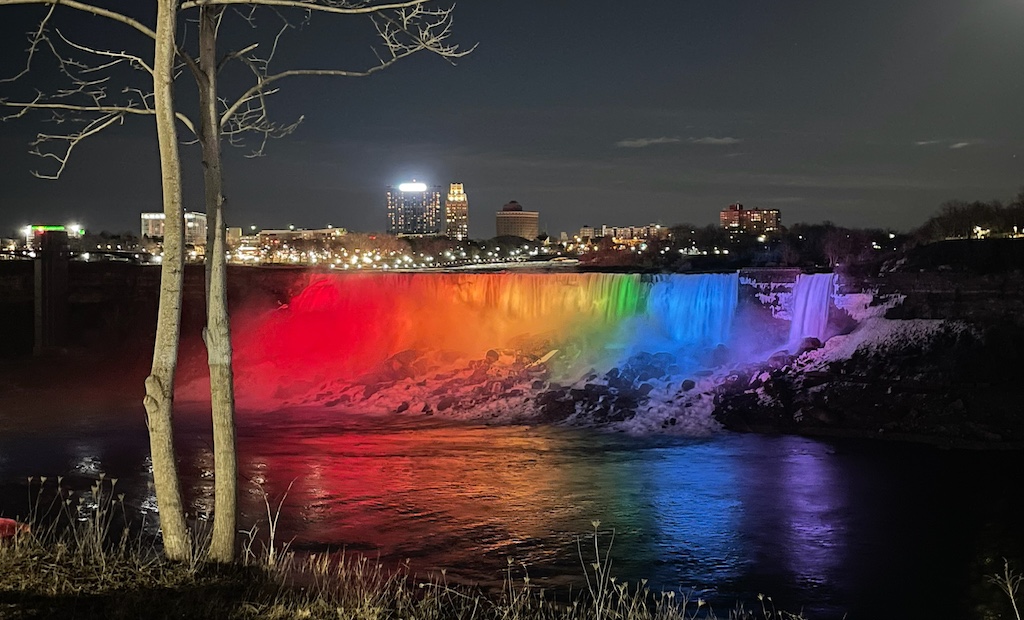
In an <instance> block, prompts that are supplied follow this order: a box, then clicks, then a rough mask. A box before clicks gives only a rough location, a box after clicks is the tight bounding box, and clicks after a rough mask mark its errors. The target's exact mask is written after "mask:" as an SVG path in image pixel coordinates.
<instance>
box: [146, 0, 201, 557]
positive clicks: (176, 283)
mask: <svg viewBox="0 0 1024 620" xmlns="http://www.w3.org/2000/svg"><path fill="white" fill-rule="evenodd" d="M177 9H178V0H159V1H158V2H157V23H156V45H155V52H154V58H153V95H154V97H153V100H154V102H153V105H154V108H155V110H156V127H157V141H158V144H159V148H160V175H161V184H162V189H163V202H164V217H165V220H164V226H165V228H164V254H163V264H162V266H161V271H160V304H159V314H158V316H157V323H156V344H155V346H154V348H153V366H152V369H151V371H150V375H149V377H147V378H146V397H145V398H144V399H143V404H144V405H145V407H146V416H147V425H148V427H149V444H150V452H151V457H152V460H153V483H154V485H155V486H156V500H157V505H158V506H159V509H160V526H161V529H162V530H163V539H164V553H165V554H166V555H167V557H168V558H169V559H171V560H187V559H188V558H189V556H190V554H191V548H192V545H191V541H190V540H189V535H188V528H187V527H186V525H185V514H184V510H183V508H182V503H181V489H180V487H179V482H178V466H177V461H176V460H175V453H174V433H173V424H172V421H173V415H174V372H175V369H176V367H177V364H178V337H179V334H180V332H181V298H182V283H183V280H184V277H183V276H184V255H183V251H182V250H183V247H184V212H183V209H182V198H181V160H180V159H179V157H178V133H177V128H176V127H175V124H174V123H175V117H174V90H173V83H174V54H175V45H174V37H175V32H176V19H177Z"/></svg>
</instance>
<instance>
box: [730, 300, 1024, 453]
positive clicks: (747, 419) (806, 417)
mask: <svg viewBox="0 0 1024 620" xmlns="http://www.w3.org/2000/svg"><path fill="white" fill-rule="evenodd" d="M1021 347H1024V330H1022V329H1020V328H1019V327H1017V326H1015V325H1008V324H1003V325H997V326H990V327H989V328H988V329H987V330H978V329H975V328H971V327H968V326H967V325H966V324H963V323H955V322H945V321H886V320H884V319H878V320H874V321H870V322H867V323H865V324H864V325H862V326H861V327H860V328H858V330H857V331H855V332H853V333H852V334H850V335H847V336H840V337H837V338H834V339H832V340H831V341H829V342H828V343H826V345H825V347H824V348H817V349H810V350H807V351H803V349H804V348H805V347H804V346H801V350H802V351H803V352H802V353H801V354H800V355H799V356H788V357H787V356H784V355H782V354H776V355H773V356H771V357H770V358H769V359H768V360H766V361H765V362H763V363H759V364H753V365H749V366H745V367H741V368H737V369H735V371H734V372H733V373H732V374H730V375H729V376H727V377H725V378H724V379H723V380H722V381H721V382H720V383H719V384H718V386H717V388H716V390H715V392H716V393H715V404H716V406H715V411H714V416H715V419H717V420H718V421H719V422H721V423H722V425H723V426H725V427H726V428H727V429H731V430H737V431H744V432H750V431H758V432H763V431H767V432H782V433H805V434H834V435H852V436H882V437H895V438H904V439H919V440H926V441H933V442H936V443H942V444H952V445H972V444H973V445H989V446H993V445H1015V444H1019V443H1020V442H1024V414H1022V413H1020V407H1019V405H1017V400H1018V396H1017V392H1018V390H1017V387H1016V385H1017V384H1018V383H1019V377H1017V376H1016V375H1017V374H1018V373H1019V370H1017V369H1019V368H1022V367H1024V365H1022V364H1021V363H1020V362H1021V351H1022V350H1024V349H1022V348H1021Z"/></svg>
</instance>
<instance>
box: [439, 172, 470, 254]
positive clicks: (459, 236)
mask: <svg viewBox="0 0 1024 620" xmlns="http://www.w3.org/2000/svg"><path fill="white" fill-rule="evenodd" d="M444 214H445V218H446V224H447V225H446V226H445V234H446V235H448V237H450V238H452V239H456V240H458V241H462V240H463V239H468V238H469V198H467V197H466V192H465V191H464V190H463V189H462V183H452V184H451V187H449V188H448V199H447V200H445V201H444Z"/></svg>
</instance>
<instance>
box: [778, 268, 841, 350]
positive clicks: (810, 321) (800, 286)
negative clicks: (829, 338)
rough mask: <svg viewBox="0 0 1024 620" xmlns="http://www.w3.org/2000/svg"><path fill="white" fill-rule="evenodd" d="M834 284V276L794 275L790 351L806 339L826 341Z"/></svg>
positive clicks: (818, 274)
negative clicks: (795, 277) (795, 276)
mask: <svg viewBox="0 0 1024 620" xmlns="http://www.w3.org/2000/svg"><path fill="white" fill-rule="evenodd" d="M835 281H836V276H835V274H834V273H812V274H804V273H802V274H800V275H799V276H797V279H796V284H794V285H793V297H792V300H793V306H792V310H791V314H792V317H793V321H792V323H790V327H789V344H790V348H791V349H795V348H796V347H797V346H799V345H800V341H801V340H803V339H804V338H807V337H813V338H817V339H818V340H821V341H824V340H825V336H826V335H827V333H826V332H827V329H828V309H829V306H831V304H832V295H833V294H834V291H835Z"/></svg>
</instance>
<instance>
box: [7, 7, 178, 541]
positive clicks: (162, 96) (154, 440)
mask: <svg viewBox="0 0 1024 620" xmlns="http://www.w3.org/2000/svg"><path fill="white" fill-rule="evenodd" d="M13 4H44V5H46V4H48V5H50V6H49V9H48V10H47V12H46V14H45V15H44V17H43V18H42V19H41V20H40V22H39V25H38V27H37V28H36V29H35V30H34V31H33V32H32V33H30V35H29V49H28V55H27V61H26V64H25V67H24V68H23V69H22V71H21V72H19V73H18V74H17V75H15V76H13V77H11V78H7V79H5V80H4V81H5V82H12V81H16V80H18V79H19V78H21V77H23V76H25V75H27V74H29V73H30V72H31V71H33V62H34V60H35V59H36V56H37V55H38V54H40V53H49V54H50V55H51V57H52V58H53V59H54V60H55V63H56V69H57V72H58V73H59V75H60V76H61V77H63V78H65V79H66V80H67V81H68V86H66V87H65V88H61V89H58V90H57V91H56V92H55V93H52V94H51V95H49V96H47V95H45V94H43V93H42V92H39V91H37V93H36V95H35V96H34V97H33V98H31V99H28V100H25V101H21V102H11V101H9V100H7V99H3V100H0V103H3V104H4V105H6V106H8V107H13V108H15V110H16V111H15V113H14V114H12V115H11V116H8V117H6V118H12V117H14V118H16V117H21V116H24V115H25V114H26V113H28V112H29V111H33V110H46V111H49V112H50V113H51V114H52V117H51V119H50V120H51V121H52V122H53V123H54V124H55V125H57V126H58V127H61V128H62V129H63V130H62V131H55V132H52V133H40V134H39V135H38V136H37V137H36V140H35V141H34V142H33V149H34V152H35V154H37V155H39V156H40V157H42V158H43V159H44V160H46V161H52V162H54V164H55V168H54V169H53V170H51V171H49V172H47V171H35V172H34V174H36V176H39V177H42V178H58V177H59V176H60V174H61V172H62V171H63V170H64V168H65V166H66V164H67V162H68V158H69V157H70V155H71V153H72V151H73V150H74V148H75V147H76V146H77V145H78V144H79V143H80V142H81V141H82V140H84V139H86V138H88V137H91V136H93V135H95V134H97V133H99V132H101V131H103V130H104V129H106V128H108V127H111V126H114V125H116V124H119V123H121V122H123V121H124V119H125V118H126V117H128V116H130V115H152V116H154V117H155V119H156V127H157V140H158V143H159V148H160V166H161V186H162V190H163V204H164V215H165V218H166V220H165V225H166V230H165V234H164V256H163V265H162V268H161V274H160V301H159V310H158V312H159V314H158V318H157V326H156V343H155V345H154V349H153V364H152V368H151V371H150V375H149V376H148V377H147V378H146V397H145V399H144V404H145V407H146V414H147V425H148V427H149V439H150V451H151V456H152V461H153V481H154V484H155V486H156V494H157V503H158V505H159V507H160V524H161V528H162V530H163V538H164V550H165V553H166V554H167V556H168V557H169V558H171V559H174V560H185V559H187V558H188V557H189V554H190V553H191V544H190V540H189V536H188V529H187V527H186V525H185V518H184V512H183V510H182V502H181V492H180V488H179V482H178V473H177V463H176V460H175V452H174V438H173V433H172V426H173V421H172V420H173V389H174V374H175V370H176V367H177V359H178V338H179V333H180V325H181V296H182V286H181V284H182V276H183V253H182V251H183V246H184V226H183V219H184V218H183V209H182V193H181V164H180V160H179V156H178V136H177V128H176V124H175V111H174V98H173V90H172V87H173V82H174V66H175V45H174V40H175V39H174V34H175V31H176V19H177V13H178V0H158V3H157V18H156V28H155V30H154V29H151V28H149V27H148V26H145V25H144V24H142V23H141V22H140V21H138V20H136V19H134V18H132V17H130V16H128V15H124V14H121V13H116V12H113V11H110V10H108V9H105V8H102V7H98V6H93V5H89V4H84V3H80V2H77V1H75V0H61V1H60V4H63V5H65V6H68V7H71V8H73V9H76V10H79V11H84V12H86V13H90V14H92V15H96V16H100V17H106V18H109V19H112V20H114V21H116V22H120V23H122V24H125V25H127V26H129V27H131V28H133V29H135V30H136V31H137V32H139V33H141V34H143V35H144V36H145V37H146V39H147V40H148V41H149V42H150V44H151V45H152V50H146V52H142V53H138V54H132V53H128V52H125V51H117V50H109V49H100V48H96V47H89V46H85V45H82V44H79V43H75V42H73V41H71V40H69V39H68V38H66V37H65V36H64V35H63V34H61V33H60V31H59V30H53V31H51V29H50V23H51V19H52V17H53V14H54V10H55V8H56V5H57V4H58V3H57V2H56V0H38V1H35V2H31V1H29V0H0V6H2V5H13ZM58 47H60V48H61V49H60V50H59V49H58ZM68 51H70V52H71V53H68ZM75 52H77V53H79V54H82V55H84V56H88V57H90V58H91V62H84V61H81V60H77V59H75V57H74V53H75ZM149 55H151V56H152V61H149V62H147V60H146V59H145V58H144V56H149ZM125 66H128V67H131V68H132V69H133V70H134V71H135V72H140V73H142V75H143V76H144V79H143V80H142V81H141V85H140V86H126V87H125V88H124V89H123V90H122V91H120V92H119V93H116V95H115V96H114V97H112V96H111V95H112V93H110V92H109V87H108V82H109V80H110V77H109V75H108V74H109V72H110V71H113V70H115V69H119V68H121V67H125ZM117 95H119V96H117ZM6 118H5V120H6ZM64 128H66V129H64Z"/></svg>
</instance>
